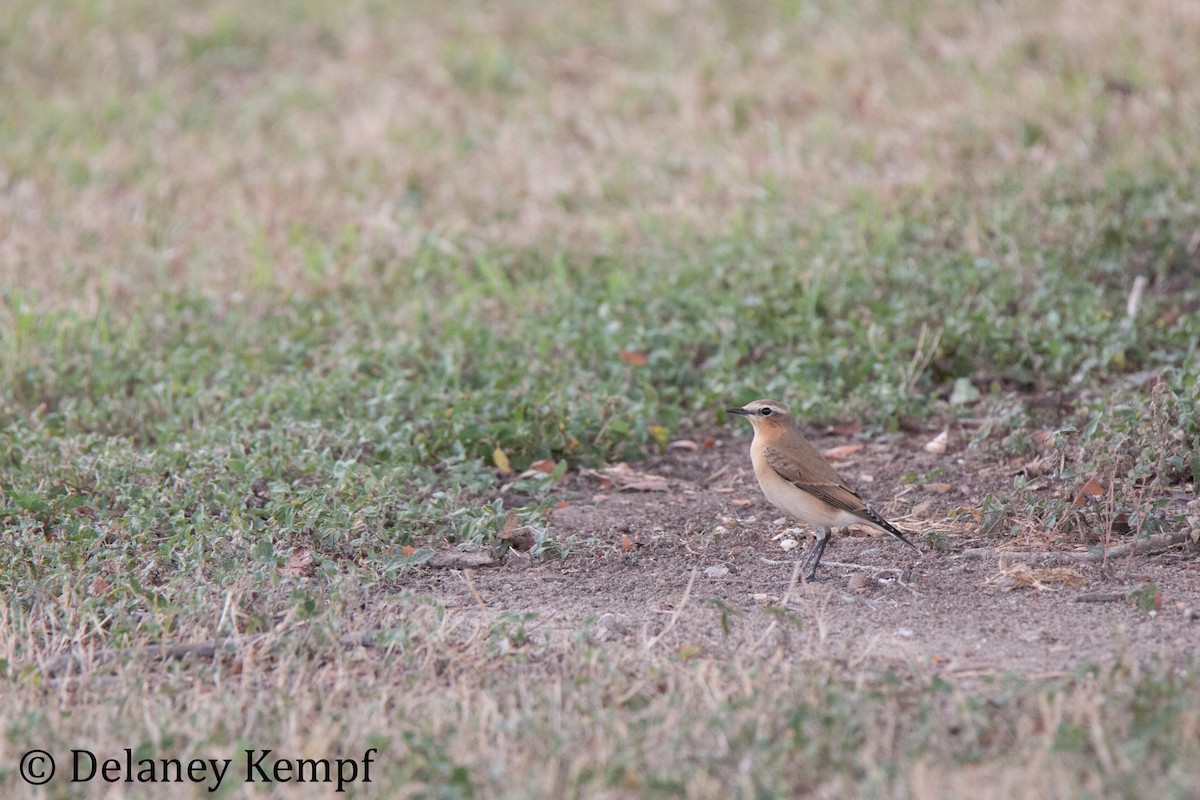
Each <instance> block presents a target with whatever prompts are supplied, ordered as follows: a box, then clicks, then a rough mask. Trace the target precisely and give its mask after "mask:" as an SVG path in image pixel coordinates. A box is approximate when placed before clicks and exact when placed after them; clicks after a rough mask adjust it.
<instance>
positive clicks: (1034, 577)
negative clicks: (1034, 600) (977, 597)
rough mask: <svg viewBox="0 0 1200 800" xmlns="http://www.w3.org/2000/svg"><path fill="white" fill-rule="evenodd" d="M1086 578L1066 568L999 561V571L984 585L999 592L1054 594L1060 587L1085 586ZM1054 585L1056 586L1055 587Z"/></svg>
mask: <svg viewBox="0 0 1200 800" xmlns="http://www.w3.org/2000/svg"><path fill="white" fill-rule="evenodd" d="M1087 582H1088V581H1087V578H1085V577H1084V576H1083V575H1082V574H1081V573H1080V572H1077V571H1076V570H1073V569H1070V568H1068V567H1053V568H1043V567H1031V566H1029V565H1028V564H1025V563H1023V562H1018V563H1016V564H1013V565H1011V566H1009V564H1008V562H1006V561H1003V560H1001V562H1000V571H999V572H998V573H997V574H995V575H993V576H992V577H990V578H988V579H987V580H986V581H984V583H986V584H991V585H993V586H998V587H999V588H1000V590H1001V591H1005V592H1010V591H1012V590H1013V589H1027V588H1033V589H1037V590H1038V591H1039V592H1056V591H1058V589H1059V588H1061V587H1062V586H1069V587H1072V588H1078V587H1080V586H1087ZM1054 584H1058V585H1057V586H1056V585H1054Z"/></svg>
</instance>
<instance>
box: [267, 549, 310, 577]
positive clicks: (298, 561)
mask: <svg viewBox="0 0 1200 800" xmlns="http://www.w3.org/2000/svg"><path fill="white" fill-rule="evenodd" d="M312 563H313V554H312V550H309V549H308V548H307V547H295V548H292V552H291V554H289V555H288V560H287V563H286V564H284V565H283V566H282V567H276V568H275V571H276V572H278V573H279V574H280V575H282V576H283V577H285V578H299V577H302V576H304V575H306V574H307V573H308V572H310V571H311V568H312Z"/></svg>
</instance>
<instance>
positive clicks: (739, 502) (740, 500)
mask: <svg viewBox="0 0 1200 800" xmlns="http://www.w3.org/2000/svg"><path fill="white" fill-rule="evenodd" d="M729 502H731V503H733V504H734V505H735V506H737V507H738V508H745V507H746V506H748V505H750V503H751V501H750V500H747V499H745V498H744V497H735V498H733V499H732V500H730V501H729Z"/></svg>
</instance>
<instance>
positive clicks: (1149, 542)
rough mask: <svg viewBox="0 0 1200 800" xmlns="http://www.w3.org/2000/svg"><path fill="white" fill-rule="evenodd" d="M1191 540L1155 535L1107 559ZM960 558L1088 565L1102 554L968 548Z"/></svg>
mask: <svg viewBox="0 0 1200 800" xmlns="http://www.w3.org/2000/svg"><path fill="white" fill-rule="evenodd" d="M1190 538H1191V534H1190V533H1185V532H1179V533H1156V534H1154V535H1153V536H1151V537H1150V538H1149V539H1145V540H1143V541H1140V542H1130V543H1129V544H1122V545H1118V546H1117V547H1113V548H1111V549H1110V550H1108V557H1109V558H1120V557H1121V556H1127V555H1132V554H1137V555H1153V554H1155V553H1161V552H1163V551H1164V550H1169V549H1170V548H1172V547H1174V546H1175V545H1177V544H1182V543H1183V542H1186V541H1188V539H1190ZM959 556H960V557H962V558H988V557H990V556H998V557H1000V558H1011V559H1013V560H1015V561H1053V562H1058V563H1065V564H1077V563H1079V562H1080V561H1084V562H1088V563H1093V564H1094V563H1097V562H1100V561H1103V560H1104V558H1105V555H1104V553H1056V552H1045V553H1022V552H1016V551H1013V552H1009V551H1008V550H996V549H993V548H991V547H969V548H967V549H966V550H963V551H962V552H961V553H959Z"/></svg>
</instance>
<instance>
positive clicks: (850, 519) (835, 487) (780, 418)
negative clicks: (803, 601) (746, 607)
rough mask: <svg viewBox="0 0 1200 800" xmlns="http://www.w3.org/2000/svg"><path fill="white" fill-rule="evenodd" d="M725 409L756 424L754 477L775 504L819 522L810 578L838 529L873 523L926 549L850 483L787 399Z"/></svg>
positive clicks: (752, 455) (752, 450)
mask: <svg viewBox="0 0 1200 800" xmlns="http://www.w3.org/2000/svg"><path fill="white" fill-rule="evenodd" d="M725 413H727V414H739V415H741V416H743V417H745V418H746V419H748V420H750V424H751V425H753V426H754V441H753V442H752V443H751V444H750V461H751V463H753V464H754V477H756V478H758V485H759V487H761V488H762V491H763V494H764V495H766V497H767V500H768V501H769V502H770V503H771V505H773V506H775V507H776V508H778V509H779V510H780V511H783V512H784V513H786V514H789V515H791V516H793V517H795V518H796V519H798V520H800V521H802V522H807V523H809V524H810V525H814V526H816V529H817V540H816V543H815V544H814V545H813V547H812V550H811V551H810V552H809V554H808V557H807V558H806V559H805V560H804V565H803V567H802V568H801V569H806V570H807V571H808V574H807V576H806V577H805V580H810V581H811V580H814V579H816V576H817V564H819V563H821V554H822V553H823V552H825V545H827V544H828V543H829V536H830V532H831V529H833V528H845V527H849V526H851V525H868V526H870V527H872V528H875V529H876V530H879V531H882V532H883V533H886V534H888V535H890V536H894V537H896V538H897V539H899V540H900V541H902V542H904V543H905V544H906V545H908V546H909V547H911V548H912V549H913V550H916V551H917V553H920V552H921V548H919V547H917V546H916V545H915V544H913V543H912V542H910V541H909V540H908V539H906V538H904V534H902V533H901V532H900V531H898V530H896V529H895V528H893V527H892V526H891V525H890V524H889V523H888V522H887V520H885V519H884V518H883V517H881V516H879V514H877V513H876V512H875V511H874V510H873V509H872V508H870V507H869V506H868V505H867V504H866V503H865V502H863V499H862V498H861V497H859V496H858V493H857V492H855V491H854V490H853V489H851V488H850V487H849V486H847V485H846V482H845V481H844V480H842V478H841V476H840V475H838V474H837V470H835V469H834V468H833V466H832V465H830V463H829V462H828V461H826V460H825V457H824V456H822V455H821V454H820V452H818V451H817V448H815V447H813V446H812V445H811V444H809V443H808V440H807V439H805V438H804V435H803V434H802V433H800V427H799V426H798V425H797V424H796V419H795V418H794V417H793V416H792V412H791V409H789V408H788V407H787V406H785V405H784V404H783V403H780V402H779V401H777V400H755V401H754V402H753V403H749V404H747V405H745V406H743V407H742V408H727V409H725Z"/></svg>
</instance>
